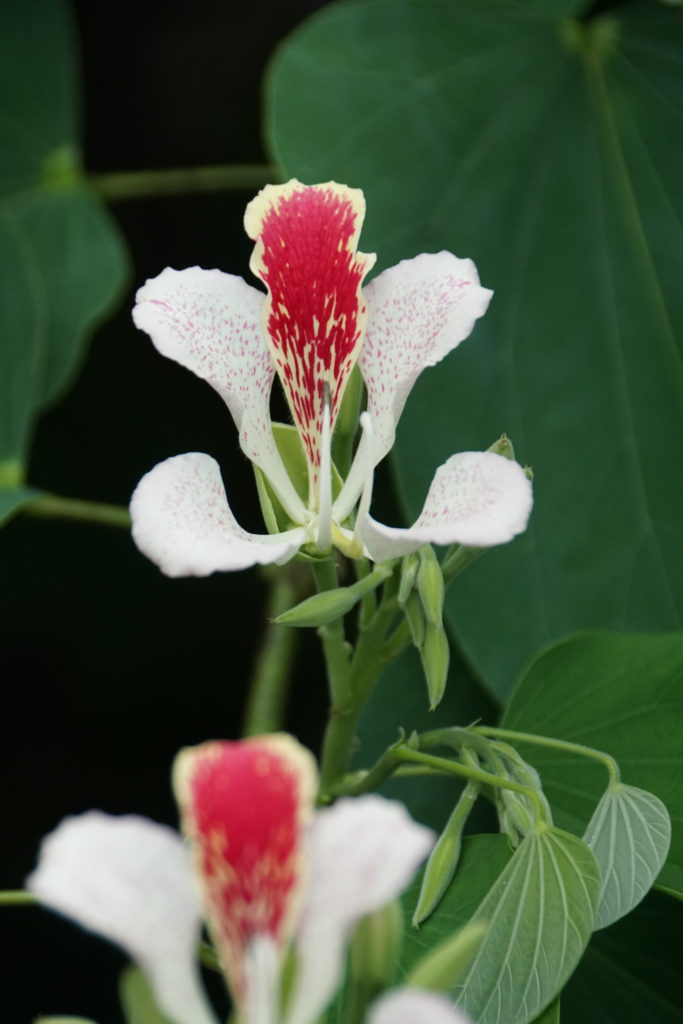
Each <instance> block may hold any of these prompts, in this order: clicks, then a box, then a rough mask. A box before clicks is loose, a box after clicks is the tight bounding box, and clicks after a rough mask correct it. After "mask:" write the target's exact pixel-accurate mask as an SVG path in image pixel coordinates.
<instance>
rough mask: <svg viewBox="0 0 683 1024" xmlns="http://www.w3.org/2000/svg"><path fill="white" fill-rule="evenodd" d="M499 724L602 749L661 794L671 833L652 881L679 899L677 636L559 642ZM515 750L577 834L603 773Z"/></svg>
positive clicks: (680, 653) (627, 776) (682, 833)
mask: <svg viewBox="0 0 683 1024" xmlns="http://www.w3.org/2000/svg"><path fill="white" fill-rule="evenodd" d="M502 725H503V726H504V727H505V728H506V729H513V730H517V731H522V732H528V733H535V734H538V735H543V736H551V737H557V738H558V739H561V740H570V741H573V742H576V743H580V744H582V745H584V746H587V747H593V748H596V749H597V750H604V751H606V752H607V753H609V754H611V755H612V757H614V758H616V760H617V762H618V763H619V765H620V767H621V769H622V773H623V778H624V782H626V783H628V784H629V786H631V785H634V786H638V787H640V788H641V789H644V790H646V791H648V793H654V794H655V795H656V796H657V797H659V798H660V800H662V801H663V803H664V805H665V807H666V808H667V810H668V811H669V814H670V816H671V820H672V826H673V827H672V840H671V849H670V852H669V856H668V858H667V861H666V864H665V865H664V867H663V869H662V871H661V873H660V875H659V877H658V884H659V885H661V886H663V887H665V888H669V889H671V890H673V891H675V892H679V893H683V635H682V634H680V633H672V634H668V635H662V636H619V635H615V634H604V633H597V634H584V635H579V636H576V637H570V638H569V639H567V640H565V641H562V642H561V643H559V644H556V645H555V646H554V647H551V648H550V649H549V650H547V651H545V652H544V653H543V654H541V655H540V657H539V658H538V659H537V660H536V661H535V662H533V664H532V665H531V666H530V668H529V670H528V671H527V672H526V673H525V675H524V677H523V678H522V680H521V681H520V683H519V686H518V687H517V689H516V690H515V692H514V693H513V695H512V698H511V700H510V704H509V706H508V708H507V710H506V712H505V715H504V717H503V721H502ZM519 749H520V750H522V751H523V753H524V756H525V757H527V758H528V760H529V761H531V763H532V764H533V765H534V766H535V767H536V768H538V769H539V771H540V773H541V777H542V779H543V788H544V791H545V792H546V794H547V796H548V799H549V800H550V803H551V805H552V808H553V813H554V815H555V817H556V819H557V820H558V821H559V823H560V824H562V825H563V827H565V828H568V829H570V830H571V831H573V832H575V833H577V834H578V835H581V834H582V833H583V832H584V830H585V828H586V827H587V825H588V822H589V819H590V818H591V816H592V815H593V812H594V810H595V808H596V805H597V804H598V801H599V799H600V795H601V793H602V791H603V790H604V788H605V781H606V779H605V773H604V771H603V770H602V769H601V768H600V767H599V765H597V764H596V762H594V761H590V760H587V759H585V758H582V757H575V756H573V755H571V754H568V753H567V752H565V751H562V750H553V749H549V748H547V747H541V746H531V745H519ZM654 811H655V809H654V808H651V809H650V812H649V817H650V818H652V814H653V813H654ZM657 817H658V818H659V815H657ZM660 822H661V819H660ZM651 823H652V822H651ZM638 852H639V853H640V852H641V851H638ZM653 864H654V861H653Z"/></svg>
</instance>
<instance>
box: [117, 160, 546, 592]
mask: <svg viewBox="0 0 683 1024" xmlns="http://www.w3.org/2000/svg"><path fill="white" fill-rule="evenodd" d="M364 214H365V201H364V198H363V193H362V192H361V191H359V190H358V189H352V188H348V187H347V186H345V185H338V184H337V183H335V182H327V183H326V184H321V185H311V186H306V185H302V184H301V183H300V182H298V181H296V180H294V181H290V182H288V183H287V184H285V185H269V186H267V187H266V188H265V189H263V190H262V191H261V192H260V193H259V194H258V196H257V197H256V198H255V199H253V200H252V201H251V202H250V203H249V205H248V206H247V210H246V215H245V227H246V230H247V233H248V234H249V236H250V238H252V239H253V240H254V242H255V243H256V244H255V246H254V251H253V254H252V258H251V269H252V271H253V272H254V273H255V274H256V276H257V277H259V278H260V279H261V281H262V282H263V283H264V284H265V286H266V288H267V290H268V291H267V294H264V293H263V292H262V291H260V290H258V289H256V288H253V287H251V286H250V285H248V284H246V283H245V282H244V281H243V280H242V279H241V278H239V277H235V276H233V275H230V274H224V273H222V272H221V271H218V270H201V269H200V268H198V267H193V268H191V269H188V270H181V271H177V270H172V269H170V268H168V269H166V270H164V271H163V272H162V273H161V274H160V275H159V276H158V277H156V278H154V279H153V280H150V281H148V282H147V283H146V284H145V285H144V287H143V288H141V289H140V291H139V292H138V295H137V305H136V307H135V310H134V319H135V323H136V324H137V326H138V327H140V328H142V330H144V331H146V332H147V333H148V334H149V335H150V336H151V338H152V341H153V342H154V344H155V345H156V347H157V349H158V350H159V351H160V352H161V353H162V354H163V355H166V356H168V357H169V358H171V359H174V360H176V362H179V363H181V364H182V365H183V366H185V367H187V368H188V369H190V370H192V371H193V372H194V373H195V374H197V375H198V376H199V377H201V378H203V379H204V380H206V381H207V382H208V383H209V384H211V386H212V387H213V388H215V390H216V391H217V392H218V393H219V394H220V395H221V397H222V398H223V399H224V401H225V403H226V405H227V406H228V409H229V410H230V412H231V414H232V416H233V419H234V420H235V423H236V425H237V429H238V431H239V438H240V444H241V447H242V450H243V451H244V452H245V454H246V455H247V456H248V457H249V458H250V459H251V460H252V461H253V462H254V463H255V465H257V466H258V467H259V468H260V469H261V470H262V472H263V473H264V474H265V476H266V477H267V479H268V481H269V483H270V485H271V487H272V489H273V490H274V492H275V493H276V494H277V497H278V499H279V501H280V503H281V505H282V506H283V508H284V509H285V511H286V513H287V515H288V517H289V519H290V520H291V524H292V526H291V529H287V530H285V531H284V532H282V533H276V534H267V535H260V534H252V533H248V532H247V531H245V530H243V529H242V528H241V527H240V526H239V524H238V523H237V522H236V520H235V518H234V516H233V514H232V512H231V510H230V507H229V505H228V501H227V498H226V494H225V489H224V486H223V482H222V479H221V474H220V470H219V467H218V465H217V463H216V462H215V461H214V460H213V459H212V458H210V457H209V456H208V455H204V454H201V453H197V452H192V453H188V454H185V455H178V456H176V457H175V458H171V459H168V460H166V461H165V462H162V463H160V464H159V465H158V466H156V467H155V468H154V469H153V470H151V472H150V473H148V474H147V475H146V476H145V477H143V479H142V480H141V481H140V483H139V485H138V487H137V488H136V490H135V493H134V495H133V498H132V501H131V515H132V519H133V537H134V539H135V542H136V543H137V545H138V547H139V548H140V550H141V551H142V552H143V553H144V554H146V555H147V556H148V557H149V558H151V559H152V561H154V562H156V564H157V565H159V567H160V568H161V569H162V570H163V572H165V573H166V574H167V575H169V576H187V575H195V576H204V575H208V574H209V573H212V572H215V571H217V570H230V569H242V568H245V567H247V566H250V565H254V564H257V563H259V564H265V563H271V562H278V563H280V562H284V561H287V559H289V558H291V557H292V556H293V555H294V554H295V553H296V552H297V551H298V550H299V548H300V547H301V546H302V545H304V544H310V545H313V546H314V547H315V548H317V549H319V550H321V551H326V550H328V549H329V548H330V547H331V546H332V545H336V546H337V547H339V548H341V549H342V550H343V551H345V552H346V553H347V554H350V555H352V556H353V555H360V554H365V555H367V556H369V557H370V558H372V559H373V560H375V561H384V560H386V559H389V558H393V557H396V556H398V555H402V554H405V553H407V552H409V551H413V550H416V549H417V548H419V547H421V546H422V545H423V544H428V543H435V544H452V543H456V542H457V543H462V544H468V545H474V546H477V547H488V546H490V545H494V544H502V543H505V542H506V541H509V540H511V539H512V538H513V537H514V536H515V535H516V534H518V533H521V532H522V531H523V530H524V529H525V528H526V523H527V519H528V517H529V513H530V510H531V504H532V496H531V486H530V484H529V481H528V480H527V479H526V476H525V474H524V472H523V471H522V469H521V467H520V466H519V465H518V464H517V463H515V462H511V461H509V460H507V459H505V458H503V457H502V456H500V455H495V454H493V453H491V452H465V453H462V454H459V455H453V456H451V458H450V459H448V460H447V461H446V462H445V463H444V464H443V465H442V466H440V467H439V469H438V470H437V472H436V475H435V477H434V480H433V482H432V485H431V487H430V489H429V493H428V495H427V499H426V501H425V505H424V508H423V510H422V512H421V513H420V515H419V517H418V519H417V520H416V522H415V523H414V524H413V526H412V527H410V528H408V529H394V528H391V527H387V526H383V525H382V524H381V523H378V522H376V521H375V520H374V519H373V518H372V516H371V515H370V514H369V509H370V500H371V495H372V478H373V471H374V468H375V466H376V465H377V464H378V463H379V462H380V461H381V459H383V458H384V456H385V455H386V454H387V452H388V451H389V450H390V449H391V447H392V445H393V442H394V437H395V431H396V424H397V422H398V420H399V417H400V415H401V412H402V411H403V407H404V405H405V402H406V399H407V397H408V394H409V393H410V390H411V388H412V386H413V384H414V383H415V381H416V380H417V378H418V376H419V375H420V373H421V372H422V370H424V369H425V368H426V367H428V366H434V365H435V364H436V363H438V362H439V361H440V360H441V359H443V358H444V356H446V355H447V354H448V353H449V352H450V351H451V350H452V349H454V348H455V347H456V346H457V345H458V344H459V343H460V342H461V341H462V340H463V339H464V338H466V337H467V336H468V335H469V334H470V332H471V331H472V328H473V327H474V323H475V320H476V319H477V318H478V317H480V316H482V315H483V313H484V312H485V311H486V308H487V306H488V303H489V299H490V297H491V294H492V293H491V292H490V291H489V290H488V289H486V288H482V287H481V285H480V284H479V278H478V275H477V271H476V268H475V266H474V264H473V263H472V261H471V260H466V259H458V258H456V257H455V256H453V255H452V254H451V253H449V252H440V253H436V254H423V255H421V256H417V257H416V258H415V259H411V260H405V261H404V262H402V263H399V264H398V265H397V266H395V267H391V268H390V269H388V270H385V271H384V272H383V273H381V274H379V275H378V276H377V277H376V278H375V279H374V280H373V281H371V282H370V283H369V284H368V285H367V286H366V287H365V288H362V287H361V285H362V282H363V279H364V277H365V275H366V274H367V273H368V271H369V270H370V269H371V268H372V266H373V264H374V261H375V257H374V256H372V255H367V254H364V253H359V252H357V244H358V239H359V236H360V230H361V226H362V222H363V217H364ZM356 364H358V366H359V368H360V372H361V374H362V376H363V380H364V382H365V387H366V390H367V410H366V412H364V413H363V414H362V415H361V426H362V428H363V434H362V438H361V441H360V444H359V446H358V449H357V451H356V455H355V458H354V462H353V464H352V466H351V469H350V471H349V474H348V477H347V479H346V480H345V482H344V484H343V487H342V488H341V491H340V493H339V494H338V495H337V497H336V498H335V499H334V500H333V493H332V463H331V453H330V444H331V437H332V433H333V431H334V426H335V421H336V419H337V416H338V414H339V409H340V406H341V401H342V397H343V394H344V389H345V387H346V384H347V382H348V379H349V376H350V373H351V371H352V369H353V368H354V366H355V365H356ZM276 372H277V374H278V376H279V378H280V381H281V383H282V386H283V388H284V392H285V395H286V396H287V401H288V403H289V408H290V410H291V414H292V418H293V420H294V424H295V426H296V428H297V430H298V433H299V437H300V439H301V444H302V448H303V452H304V455H305V458H306V463H307V467H308V495H301V494H299V493H298V492H297V490H296V488H295V487H294V485H293V483H292V481H291V479H290V477H289V476H288V473H287V470H286V468H285V466H284V464H283V461H282V458H281V456H280V453H279V451H278V448H277V446H276V444H275V440H274V437H273V431H272V425H271V418H270V411H269V404H270V392H271V388H272V384H273V379H274V377H275V374H276Z"/></svg>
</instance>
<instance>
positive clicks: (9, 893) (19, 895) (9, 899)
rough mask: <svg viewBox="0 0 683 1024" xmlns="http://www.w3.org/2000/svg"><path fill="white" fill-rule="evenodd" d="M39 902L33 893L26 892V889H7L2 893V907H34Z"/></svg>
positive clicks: (0, 900) (0, 899) (0, 895)
mask: <svg viewBox="0 0 683 1024" xmlns="http://www.w3.org/2000/svg"><path fill="white" fill-rule="evenodd" d="M37 902H38V900H37V899H36V898H35V896H34V895H33V893H32V892H26V890H25V889H5V891H4V892H0V907H23V906H32V905H33V904H35V903H37Z"/></svg>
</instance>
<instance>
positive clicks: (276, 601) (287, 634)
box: [243, 566, 301, 736]
mask: <svg viewBox="0 0 683 1024" xmlns="http://www.w3.org/2000/svg"><path fill="white" fill-rule="evenodd" d="M295 572H296V567H294V568H291V567H289V566H285V567H277V568H274V569H269V570H267V571H266V570H264V572H263V575H264V577H265V578H266V580H267V582H268V586H269V593H268V601H267V606H266V619H267V620H268V621H267V625H266V628H265V632H264V635H263V640H262V642H261V648H260V650H259V652H258V654H257V656H256V662H255V664H254V671H253V673H252V677H251V681H250V685H249V695H248V697H247V706H246V709H245V713H244V726H243V733H244V735H245V736H257V735H260V734H262V733H266V732H276V731H277V730H278V729H281V728H282V723H283V718H284V709H285V703H286V700H287V694H288V690H289V682H290V679H291V668H292V661H293V659H294V656H295V653H296V648H297V643H298V637H299V634H298V632H297V630H295V629H291V628H290V627H289V626H278V625H277V624H276V623H274V622H273V621H272V620H273V619H276V618H277V617H278V615H281V614H282V612H285V611H287V609H289V608H291V607H292V605H294V604H296V603H297V601H298V600H299V598H300V597H301V592H300V591H301V588H300V587H299V586H298V585H297V582H296V579H295Z"/></svg>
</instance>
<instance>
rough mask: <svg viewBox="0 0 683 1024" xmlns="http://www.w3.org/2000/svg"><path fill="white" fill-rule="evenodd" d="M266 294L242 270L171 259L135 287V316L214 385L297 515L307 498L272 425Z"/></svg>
mask: <svg viewBox="0 0 683 1024" xmlns="http://www.w3.org/2000/svg"><path fill="white" fill-rule="evenodd" d="M265 298H266V297H265V295H264V294H263V292H260V291H258V289H256V288H252V287H251V285H248V284H247V283H246V281H243V280H242V278H241V277H235V276H234V275H232V274H224V273H222V272H221V271H220V270H202V269H201V268H200V267H190V268H189V269H188V270H173V269H171V268H170V267H167V268H166V270H164V271H163V272H162V273H161V274H159V276H158V277H155V278H152V279H151V280H149V281H147V283H146V284H145V285H144V286H143V287H142V288H140V290H139V291H138V293H137V296H136V301H137V304H136V306H135V309H134V310H133V319H134V321H135V324H136V326H137V327H139V328H140V329H141V330H143V331H146V332H147V334H149V335H150V337H151V339H152V341H153V342H154V344H155V346H156V348H157V349H158V351H159V352H161V354H162V355H165V356H167V357H168V358H169V359H174V360H175V361H176V362H177V363H180V364H181V366H184V367H186V368H187V369H188V370H192V372H193V373H196V374H197V376H198V377H201V378H202V380H205V381H207V382H208V383H209V384H210V385H211V386H212V387H213V388H215V390H216V391H217V392H218V394H219V395H220V396H221V397H222V398H223V400H224V401H225V403H226V404H227V406H228V408H229V410H230V412H231V413H232V416H233V419H234V420H235V424H236V425H237V429H238V430H239V432H240V445H241V446H242V450H243V451H244V453H245V455H247V456H248V457H249V458H250V459H251V461H252V462H255V463H256V465H257V466H260V467H261V469H262V470H263V471H264V473H265V474H266V476H267V477H268V478H269V479H270V480H271V482H272V483H273V486H274V487H275V488H276V490H277V491H278V494H280V495H281V496H282V500H283V503H284V505H285V508H286V509H287V511H288V512H289V513H290V515H293V516H297V515H298V514H299V513H300V511H301V509H302V508H303V505H302V503H301V501H300V499H299V498H298V496H297V494H296V492H295V491H294V488H293V487H292V484H291V482H290V480H289V478H288V476H287V474H286V472H285V469H284V467H283V465H282V460H281V458H280V455H279V453H278V451H277V448H276V445H275V441H274V440H273V432H272V429H271V420H270V392H271V388H272V384H273V377H274V376H275V368H274V366H273V362H272V359H271V356H270V353H269V351H268V346H267V344H266V340H265V337H264V333H263V323H262V320H263V304H264V302H265Z"/></svg>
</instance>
